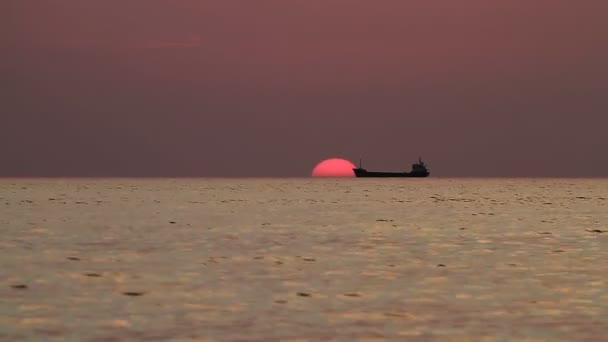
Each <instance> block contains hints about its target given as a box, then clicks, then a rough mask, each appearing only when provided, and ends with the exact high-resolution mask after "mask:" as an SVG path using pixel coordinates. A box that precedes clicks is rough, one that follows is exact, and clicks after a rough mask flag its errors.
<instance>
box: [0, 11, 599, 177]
mask: <svg viewBox="0 0 608 342" xmlns="http://www.w3.org/2000/svg"><path fill="white" fill-rule="evenodd" d="M607 18H608V1H606V0H597V1H596V0H581V1H572V0H569V1H566V0H525V1H524V0H509V1H506V0H505V1H488V0H462V1H447V0H446V1H428V0H425V1H422V0H420V1H417V0H414V1H405V0H394V1H389V0H385V1H382V0H377V1H370V0H367V1H363V0H289V1H286V0H255V1H250V0H242V1H231V0H217V1H204V0H190V1H180V0H162V1H161V0H116V1H113V0H104V1H83V0H55V1H36V0H8V1H3V2H2V4H1V5H0V46H1V47H0V53H1V54H0V76H1V77H0V89H2V92H1V95H0V115H1V121H0V156H1V157H2V159H1V162H0V176H228V177H231V176H252V177H256V176H309V175H310V172H311V169H312V168H313V167H314V166H315V164H316V163H317V162H319V161H320V160H322V159H325V158H330V157H342V158H346V159H349V160H351V161H353V162H355V163H358V159H359V157H363V159H364V164H365V165H364V166H366V167H367V168H369V169H384V170H395V171H399V170H403V169H409V167H410V164H411V163H412V162H414V161H416V160H417V158H418V156H419V155H420V156H422V157H423V159H425V160H426V161H427V163H428V164H429V167H430V169H431V172H432V176H445V177H449V176H608V157H606V156H607V155H608V152H607V151H608V133H607V132H608V62H607V61H608V19H607Z"/></svg>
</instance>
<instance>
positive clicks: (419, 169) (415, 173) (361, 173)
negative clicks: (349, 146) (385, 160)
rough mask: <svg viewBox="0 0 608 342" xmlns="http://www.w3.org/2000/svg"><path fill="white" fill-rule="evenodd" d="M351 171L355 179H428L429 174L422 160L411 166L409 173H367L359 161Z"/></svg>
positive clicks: (419, 159)
mask: <svg viewBox="0 0 608 342" xmlns="http://www.w3.org/2000/svg"><path fill="white" fill-rule="evenodd" d="M353 171H354V172H355V176H357V177H428V176H429V175H430V174H431V173H430V172H429V170H428V168H427V167H426V164H425V163H424V162H423V161H422V158H418V162H417V163H414V164H412V170H411V171H410V172H386V171H367V170H366V169H364V168H363V166H362V162H361V160H359V167H358V168H354V169H353Z"/></svg>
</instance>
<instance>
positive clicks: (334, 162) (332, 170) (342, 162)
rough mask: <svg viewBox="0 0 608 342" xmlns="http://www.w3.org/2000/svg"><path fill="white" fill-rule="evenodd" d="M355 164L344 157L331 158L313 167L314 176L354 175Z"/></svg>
mask: <svg viewBox="0 0 608 342" xmlns="http://www.w3.org/2000/svg"><path fill="white" fill-rule="evenodd" d="M353 168H355V165H354V164H353V163H351V162H350V161H348V160H346V159H342V158H329V159H325V160H323V161H321V162H319V163H318V164H317V166H315V167H314V169H312V176H313V177H354V176H355V173H354V171H353Z"/></svg>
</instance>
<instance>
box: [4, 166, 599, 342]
mask: <svg viewBox="0 0 608 342" xmlns="http://www.w3.org/2000/svg"><path fill="white" fill-rule="evenodd" d="M0 233H1V238H0V340H1V341H54V340H57V341H64V340H68V341H143V340H160V341H372V340H373V341H387V340H388V341H605V338H606V331H608V179H566V178H562V179H543V178H537V179H525V178H521V179H507V178H487V179H481V178H435V177H429V178H427V179H356V178H285V179H263V178H254V179H221V178H200V179H195V178H193V179H0Z"/></svg>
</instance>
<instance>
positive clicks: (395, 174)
mask: <svg viewBox="0 0 608 342" xmlns="http://www.w3.org/2000/svg"><path fill="white" fill-rule="evenodd" d="M353 171H354V172H355V176H357V177H378V178H405V177H407V178H421V177H428V176H429V175H430V172H426V173H413V172H379V171H366V170H362V169H353Z"/></svg>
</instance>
